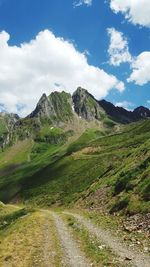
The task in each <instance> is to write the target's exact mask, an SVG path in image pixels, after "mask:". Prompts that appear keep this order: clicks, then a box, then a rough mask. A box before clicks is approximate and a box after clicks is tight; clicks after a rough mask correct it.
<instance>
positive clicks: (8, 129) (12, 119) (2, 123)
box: [0, 112, 19, 149]
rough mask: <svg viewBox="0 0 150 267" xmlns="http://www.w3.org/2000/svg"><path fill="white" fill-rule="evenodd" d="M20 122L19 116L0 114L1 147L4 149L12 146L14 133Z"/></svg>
mask: <svg viewBox="0 0 150 267" xmlns="http://www.w3.org/2000/svg"><path fill="white" fill-rule="evenodd" d="M18 120H19V116H18V115H17V114H13V113H10V114H8V113H5V112H0V147H1V148H2V149H3V148H5V147H6V146H7V145H9V144H10V141H11V137H12V132H13V129H14V126H15V124H16V122H17V121H18Z"/></svg>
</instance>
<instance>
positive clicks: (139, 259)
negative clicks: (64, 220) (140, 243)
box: [64, 212, 150, 267]
mask: <svg viewBox="0 0 150 267" xmlns="http://www.w3.org/2000/svg"><path fill="white" fill-rule="evenodd" d="M64 213H65V214H68V215H71V216H74V217H75V218H76V219H77V220H78V221H79V223H81V224H82V225H83V226H84V227H85V228H86V229H87V230H88V231H89V233H90V234H92V235H95V236H96V237H97V238H99V239H100V240H101V241H102V242H104V244H105V245H107V246H108V247H109V248H111V250H112V251H113V252H114V253H115V254H116V255H117V256H119V258H120V260H121V262H124V263H125V262H126V264H127V265H126V266H128V262H129V263H130V266H132V267H150V257H149V256H148V255H145V254H144V253H142V252H139V251H138V252H137V251H135V250H133V249H131V248H128V247H126V246H125V245H124V244H122V243H121V242H120V240H119V239H117V238H116V237H114V236H112V234H111V233H110V232H109V231H108V230H104V229H102V228H100V227H99V226H96V225H95V224H94V223H93V222H91V221H90V220H88V219H86V218H85V217H83V216H81V215H78V214H74V213H69V212H64Z"/></svg>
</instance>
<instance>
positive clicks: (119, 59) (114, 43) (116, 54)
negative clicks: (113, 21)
mask: <svg viewBox="0 0 150 267" xmlns="http://www.w3.org/2000/svg"><path fill="white" fill-rule="evenodd" d="M107 32H108V36H109V38H110V45H109V48H108V54H109V57H110V59H109V63H110V64H111V65H114V66H119V65H120V64H121V63H125V62H131V61H132V57H131V55H130V53H129V49H128V41H127V39H126V38H125V37H124V35H123V33H122V32H119V31H117V30H116V29H114V28H108V29H107Z"/></svg>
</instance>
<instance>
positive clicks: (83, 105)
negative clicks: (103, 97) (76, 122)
mask: <svg viewBox="0 0 150 267" xmlns="http://www.w3.org/2000/svg"><path fill="white" fill-rule="evenodd" d="M72 100H73V103H74V110H75V112H76V113H77V114H78V116H79V117H81V118H84V119H85V120H88V121H91V120H94V119H96V120H103V118H104V117H105V115H106V114H105V111H104V109H103V108H102V107H101V106H100V105H99V103H98V102H97V100H96V99H95V98H94V97H93V96H92V95H91V94H89V93H88V91H87V90H85V89H83V88H81V87H79V88H77V90H76V91H75V92H74V94H73V96H72Z"/></svg>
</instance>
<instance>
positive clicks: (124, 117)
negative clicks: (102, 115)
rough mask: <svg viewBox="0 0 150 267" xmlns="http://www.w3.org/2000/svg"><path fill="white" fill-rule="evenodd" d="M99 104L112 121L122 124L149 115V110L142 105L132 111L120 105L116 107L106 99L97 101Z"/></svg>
mask: <svg viewBox="0 0 150 267" xmlns="http://www.w3.org/2000/svg"><path fill="white" fill-rule="evenodd" d="M99 105H100V106H101V107H102V108H103V109H104V110H105V112H106V114H107V115H109V116H110V117H111V118H112V119H113V120H114V121H116V122H119V123H123V124H126V123H130V122H135V121H139V120H142V119H145V118H149V117H150V110H149V109H148V108H145V107H142V106H141V107H138V108H136V109H134V110H133V111H128V110H126V109H124V108H122V107H116V106H114V105H113V104H112V103H110V102H108V101H106V100H101V101H99Z"/></svg>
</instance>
